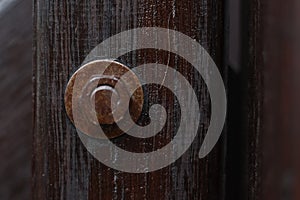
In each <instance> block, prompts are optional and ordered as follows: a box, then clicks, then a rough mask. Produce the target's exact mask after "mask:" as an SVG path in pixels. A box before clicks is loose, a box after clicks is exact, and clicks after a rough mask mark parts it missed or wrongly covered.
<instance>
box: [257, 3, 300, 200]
mask: <svg viewBox="0 0 300 200" xmlns="http://www.w3.org/2000/svg"><path fill="white" fill-rule="evenodd" d="M262 5H263V12H262V13H263V20H262V25H261V26H262V27H263V30H264V31H263V38H262V41H264V42H263V51H262V52H263V53H262V55H263V64H264V70H263V74H264V93H265V94H264V107H263V112H264V126H263V130H264V131H263V133H264V134H263V136H262V141H263V145H262V146H263V149H262V152H263V166H262V171H263V173H262V177H261V179H262V194H261V195H262V199H299V198H300V193H299V191H300V171H299V169H300V159H299V146H300V136H299V130H300V123H299V119H300V117H299V116H300V106H299V102H300V93H299V87H300V79H299V74H300V68H299V66H300V57H299V50H300V40H299V35H300V29H299V24H300V21H299V19H300V18H299V16H300V15H299V9H300V4H299V1H297V0H287V1H285V2H284V3H282V2H281V1H278V0H275V1H271V0H264V1H263V4H262Z"/></svg>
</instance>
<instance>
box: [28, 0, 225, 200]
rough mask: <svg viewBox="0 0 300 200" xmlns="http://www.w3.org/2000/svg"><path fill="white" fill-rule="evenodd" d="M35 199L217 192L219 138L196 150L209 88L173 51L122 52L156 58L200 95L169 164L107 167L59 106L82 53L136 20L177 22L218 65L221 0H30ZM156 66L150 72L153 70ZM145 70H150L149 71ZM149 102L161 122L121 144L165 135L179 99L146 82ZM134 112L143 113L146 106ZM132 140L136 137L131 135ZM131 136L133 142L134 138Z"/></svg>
mask: <svg viewBox="0 0 300 200" xmlns="http://www.w3.org/2000/svg"><path fill="white" fill-rule="evenodd" d="M34 14H35V16H34V21H35V22H34V23H35V42H34V47H35V55H34V85H35V86H34V115H35V118H34V156H33V172H34V174H33V188H34V190H33V193H34V194H33V196H34V199H46V198H47V199H211V200H213V199H222V198H223V196H224V181H223V174H222V173H223V167H224V163H223V154H222V152H221V150H222V148H221V146H220V144H218V145H217V147H215V148H214V150H213V151H212V152H211V153H210V155H209V156H208V157H206V158H204V159H202V160H199V158H198V151H199V149H200V145H201V142H202V141H203V138H204V136H205V133H206V130H207V127H208V125H209V118H210V111H209V110H210V109H209V107H210V100H209V94H208V92H207V89H206V87H205V84H204V82H203V81H202V79H201V78H200V76H199V74H197V73H196V72H195V70H193V68H192V66H189V64H188V63H187V62H186V61H185V60H183V59H182V58H179V57H178V56H176V55H173V54H170V53H168V52H164V51H160V50H142V51H137V52H133V53H130V54H127V55H124V56H123V57H121V58H120V60H121V61H122V62H124V63H126V64H127V65H128V66H137V65H138V64H142V63H149V62H157V63H163V64H169V65H170V66H172V67H174V68H175V69H177V70H178V71H180V72H181V73H182V74H183V75H184V76H185V77H186V78H187V79H188V80H189V81H190V83H191V84H192V85H193V87H194V88H195V90H196V92H197V95H198V97H199V99H201V102H200V103H201V112H203V115H202V118H201V126H200V127H201V128H200V130H199V133H198V136H197V139H196V140H195V142H194V143H193V145H192V146H191V148H190V149H189V150H188V151H187V152H186V153H185V154H184V155H183V156H182V158H181V159H179V160H178V161H177V162H176V163H174V164H173V165H171V166H169V167H166V168H164V169H162V170H159V171H156V172H151V173H147V174H129V173H123V172H119V171H116V170H113V169H110V168H108V167H106V166H104V165H102V164H101V163H100V162H98V161H97V160H96V159H94V158H93V157H92V156H91V155H90V154H89V153H88V152H87V150H86V149H85V147H84V146H83V145H82V144H81V142H80V140H79V138H78V136H77V133H76V130H75V128H74V126H73V125H72V124H71V123H70V121H69V120H68V119H67V116H66V113H65V111H64V104H63V96H64V89H65V87H66V84H67V81H68V79H69V78H70V76H71V75H72V73H73V72H74V71H75V70H76V69H78V67H79V66H80V64H81V62H82V61H83V60H84V58H85V56H86V55H87V54H88V53H89V52H90V51H91V50H92V49H93V48H94V47H95V46H96V45H97V44H98V43H100V42H101V41H103V40H104V39H106V38H108V37H110V36H112V35H114V34H116V33H119V32H121V31H125V30H128V29H131V28H135V27H144V26H159V27H164V28H171V29H175V30H178V31H180V32H182V33H184V34H186V35H188V36H190V37H192V38H193V39H195V40H197V41H198V42H200V44H201V45H203V46H204V47H205V48H206V50H207V51H208V52H209V53H210V55H211V56H212V57H213V59H214V61H215V62H216V64H217V65H218V66H219V67H220V71H221V72H224V71H225V69H224V68H222V58H223V52H222V47H223V1H220V0H203V1H196V0H185V1H177V0H163V1H158V0H147V1H144V0H138V1H131V0H126V1H119V0H114V1H110V0H102V1H96V0H91V1H79V0H72V1H57V0H54V1H45V0H39V1H37V0H35V1H34ZM153 73H155V72H153ZM150 75H151V74H149V76H150ZM146 99H147V101H148V104H147V105H146V107H147V106H149V105H151V103H154V102H159V103H161V104H162V105H165V106H168V105H169V106H170V105H174V106H170V108H169V110H168V113H169V114H170V119H169V120H168V127H166V128H165V129H164V130H163V131H162V133H161V135H160V136H157V137H155V138H154V139H153V138H152V139H150V140H146V141H140V142H139V141H136V140H130V139H132V138H130V137H126V136H124V137H121V138H118V139H116V141H115V142H116V143H119V144H120V146H122V147H123V148H128V147H133V150H135V151H145V150H147V149H148V150H152V149H155V148H158V147H160V146H161V145H163V144H165V143H166V142H168V141H170V140H171V138H172V134H173V132H174V131H175V130H176V126H177V121H178V117H179V116H178V111H177V109H178V107H176V105H175V104H174V98H173V97H172V94H170V92H168V91H167V90H165V89H163V88H162V89H161V88H160V87H157V86H150V87H149V88H148V89H147V95H146ZM144 116H145V117H144V118H142V119H141V122H142V123H146V121H147V113H145V115H144ZM137 142H139V143H137ZM136 144H138V145H136Z"/></svg>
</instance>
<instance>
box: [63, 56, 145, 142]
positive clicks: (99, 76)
mask: <svg viewBox="0 0 300 200" xmlns="http://www.w3.org/2000/svg"><path fill="white" fill-rule="evenodd" d="M125 73H126V75H127V76H126V77H128V78H126V80H123V81H122V80H120V78H121V76H123V75H124V74H125ZM128 74H129V76H128ZM75 81H76V88H74V84H75ZM117 83H118V85H119V87H118V89H116V88H115V86H116V84H117ZM133 85H138V86H139V88H138V89H137V90H135V92H134V93H133V95H132V96H129V88H131V87H132V86H133ZM143 96H144V94H143V89H142V87H141V83H140V82H139V80H138V78H137V76H136V75H135V74H134V72H132V71H131V70H130V69H129V68H128V67H126V66H125V65H123V64H121V63H119V62H116V61H110V60H95V61H92V62H89V63H87V64H85V65H83V66H82V67H80V68H79V69H78V70H77V71H76V72H75V73H74V74H73V76H72V77H71V78H70V80H69V82H68V84H67V88H66V91H65V108H66V112H67V115H68V117H69V118H70V120H71V121H72V123H73V124H74V125H75V126H76V128H77V129H79V130H80V131H81V132H82V133H84V134H86V135H88V136H91V137H94V138H100V139H101V138H105V136H104V135H103V133H100V132H99V125H100V126H101V128H102V130H103V131H104V133H105V134H106V136H107V137H108V138H115V137H117V136H120V135H122V134H123V133H124V132H126V131H127V130H129V129H130V128H131V125H127V124H128V123H126V121H127V119H128V117H131V118H132V119H133V121H135V122H136V121H137V120H138V118H139V117H140V115H141V113H142V108H143V102H144V98H143ZM126 99H127V100H128V99H130V101H129V106H128V105H126V102H128V101H126ZM128 109H129V113H130V116H127V115H126V114H125V113H128V112H127V111H128ZM74 112H77V114H76V116H80V117H79V119H76V124H75V122H74V119H73V114H74ZM116 122H118V123H122V124H124V125H125V126H124V127H125V130H124V128H123V130H121V129H119V127H118V126H117V125H116ZM122 127H123V126H122Z"/></svg>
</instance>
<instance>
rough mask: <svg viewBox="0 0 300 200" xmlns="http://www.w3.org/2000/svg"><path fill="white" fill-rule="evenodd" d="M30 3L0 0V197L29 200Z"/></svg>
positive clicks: (28, 0) (30, 135)
mask: <svg viewBox="0 0 300 200" xmlns="http://www.w3.org/2000/svg"><path fill="white" fill-rule="evenodd" d="M31 10H32V3H31V1H30V0H16V1H5V0H4V1H0V94H1V98H0V106H1V108H0V109H1V110H0V199H1V200H8V199H24V200H26V199H31V196H30V193H31V182H30V178H31V153H32V152H31V146H32V142H31V141H32V140H31V138H32V100H31V96H32V81H31V80H32V67H31V66H32V62H31V60H32V17H31V16H32V15H31V14H32V12H31Z"/></svg>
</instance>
